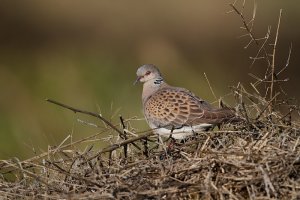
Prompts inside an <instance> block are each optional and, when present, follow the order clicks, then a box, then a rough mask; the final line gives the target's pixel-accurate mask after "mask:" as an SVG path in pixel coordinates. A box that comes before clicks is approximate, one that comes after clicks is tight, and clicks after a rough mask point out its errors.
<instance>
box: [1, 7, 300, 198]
mask: <svg viewBox="0 0 300 200" xmlns="http://www.w3.org/2000/svg"><path fill="white" fill-rule="evenodd" d="M243 6H244V4H242V7H243ZM231 7H232V9H233V10H232V11H233V12H235V13H237V14H238V16H240V17H241V19H242V22H243V27H244V29H243V30H245V31H246V35H245V36H248V37H249V38H250V43H249V44H248V45H247V46H249V45H250V44H251V43H255V45H257V46H258V53H257V55H256V56H255V57H254V61H255V60H258V59H265V60H266V61H267V62H266V65H267V67H266V73H265V75H264V78H258V76H254V75H252V76H253V77H255V79H256V82H255V83H250V85H251V87H252V89H253V92H249V91H247V90H246V89H245V88H244V87H243V86H242V85H241V84H238V85H237V87H232V91H233V92H232V94H233V95H234V96H235V97H236V100H237V110H238V113H239V114H240V115H241V117H243V118H244V119H245V120H244V122H243V123H240V124H237V125H224V126H223V127H222V128H221V129H219V130H213V131H209V132H201V133H198V134H197V135H195V136H193V137H192V138H189V139H187V140H186V141H184V142H178V141H177V142H175V143H172V142H171V141H165V142H164V143H163V144H161V143H158V142H157V138H156V136H154V135H152V132H151V130H149V131H146V132H144V133H140V134H139V135H138V136H137V135H135V134H134V132H135V130H134V129H133V128H130V127H131V126H130V120H127V121H126V120H123V119H122V118H121V120H120V123H119V125H113V124H111V123H110V122H109V121H108V120H106V119H105V118H103V117H102V116H99V115H98V114H95V113H92V112H87V111H83V110H79V109H76V108H72V107H70V106H67V105H64V104H61V103H58V102H55V101H52V100H48V101H50V102H51V103H54V104H57V105H59V106H62V107H64V108H67V109H70V110H72V111H74V112H79V113H83V114H87V115H91V116H94V117H97V118H98V119H100V120H101V121H102V122H104V123H105V124H106V125H107V127H105V128H102V129H101V132H99V133H97V134H95V135H92V136H89V137H87V138H83V139H81V140H79V141H76V142H69V141H70V140H69V138H66V139H65V140H64V141H63V142H62V143H61V144H59V145H58V146H57V147H52V148H49V149H48V152H45V153H43V154H41V155H38V156H35V157H33V158H30V159H28V160H24V161H19V160H18V159H17V158H13V159H10V160H2V161H1V162H0V172H1V175H2V176H1V178H0V196H1V197H3V198H7V199H32V198H37V199H43V198H44V199H299V198H300V125H299V122H298V121H297V118H294V116H295V115H298V116H299V106H297V104H296V103H294V102H292V100H291V99H288V98H287V97H286V96H285V98H282V95H281V94H282V92H281V91H282V85H281V84H282V81H280V80H279V79H278V77H279V75H280V73H281V72H282V71H284V70H285V69H286V68H287V66H288V64H289V58H288V60H287V62H286V63H287V65H286V66H284V67H283V68H282V69H281V70H278V73H277V74H276V71H277V70H276V69H275V64H274V62H275V55H276V51H275V49H276V43H277V39H278V32H279V31H278V30H279V27H280V23H278V27H277V33H276V37H275V43H274V44H273V48H272V51H271V52H272V54H271V55H272V59H271V60H269V57H268V53H267V51H268V49H266V48H265V46H266V44H267V41H268V40H270V38H269V33H268V34H267V36H266V37H264V38H263V39H261V38H260V39H256V37H255V35H254V33H253V32H252V27H251V26H252V25H253V22H254V17H255V12H254V14H253V19H251V20H250V22H251V23H249V22H246V19H245V16H244V14H243V13H242V10H239V9H238V8H237V5H236V3H234V4H231ZM280 16H281V12H280ZM279 19H280V18H279ZM279 21H280V20H279ZM250 25H251V26H250ZM253 64H254V62H253ZM260 85H264V86H265V87H264V88H265V91H264V93H262V92H261V91H259V89H258V86H260ZM132 132H133V133H132ZM103 133H107V134H109V136H108V137H107V136H106V137H103V136H102V135H103ZM116 133H117V134H116ZM107 134H106V135H107ZM99 140H104V141H107V143H110V145H108V146H107V147H106V148H103V149H100V150H94V148H93V144H94V143H96V142H97V141H99ZM82 144H85V145H86V146H87V147H86V149H85V150H80V148H78V145H82Z"/></svg>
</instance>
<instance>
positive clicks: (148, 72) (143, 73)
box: [134, 64, 163, 84]
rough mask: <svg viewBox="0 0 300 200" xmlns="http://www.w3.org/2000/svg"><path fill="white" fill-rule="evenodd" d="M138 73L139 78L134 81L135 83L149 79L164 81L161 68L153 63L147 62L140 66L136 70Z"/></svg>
mask: <svg viewBox="0 0 300 200" xmlns="http://www.w3.org/2000/svg"><path fill="white" fill-rule="evenodd" d="M136 75H137V79H136V81H135V82H134V84H136V83H137V82H141V83H146V82H148V81H154V82H155V81H157V82H161V81H163V78H162V77H161V73H160V71H159V69H158V68H157V67H156V66H155V65H153V64H146V65H142V66H140V67H139V68H138V70H137V71H136Z"/></svg>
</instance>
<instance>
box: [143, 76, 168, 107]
mask: <svg viewBox="0 0 300 200" xmlns="http://www.w3.org/2000/svg"><path fill="white" fill-rule="evenodd" d="M165 85H166V83H165V82H164V79H163V78H162V77H158V78H155V79H152V80H149V81H147V82H145V83H144V85H143V94H142V98H143V102H145V101H146V100H147V99H148V98H149V97H150V96H151V95H152V94H154V93H155V92H156V91H158V90H159V89H160V88H162V87H164V86H165Z"/></svg>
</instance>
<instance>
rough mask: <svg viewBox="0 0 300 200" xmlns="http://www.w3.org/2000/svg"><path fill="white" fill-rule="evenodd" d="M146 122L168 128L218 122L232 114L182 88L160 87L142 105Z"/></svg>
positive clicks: (232, 114) (230, 111)
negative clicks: (214, 106) (215, 107)
mask: <svg viewBox="0 0 300 200" xmlns="http://www.w3.org/2000/svg"><path fill="white" fill-rule="evenodd" d="M144 114H145V117H146V118H147V121H148V123H150V124H152V125H154V126H155V127H166V128H168V129H172V128H180V127H182V126H194V125H199V124H202V123H208V124H219V123H222V122H223V121H224V120H225V119H228V118H231V117H233V116H234V113H233V112H232V110H230V109H214V108H213V107H212V106H211V105H210V104H209V103H207V102H206V101H204V100H202V99H200V98H199V97H197V96H195V95H194V94H193V93H191V92H190V91H188V90H186V89H184V88H175V87H170V88H162V89H160V90H158V91H157V92H156V93H154V94H153V95H152V96H150V97H149V98H148V99H147V101H146V102H145V105H144Z"/></svg>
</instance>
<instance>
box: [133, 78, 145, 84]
mask: <svg viewBox="0 0 300 200" xmlns="http://www.w3.org/2000/svg"><path fill="white" fill-rule="evenodd" d="M141 78H143V77H142V76H138V77H137V79H136V80H135V81H134V83H133V85H135V84H137V83H138V82H140V80H141Z"/></svg>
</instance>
